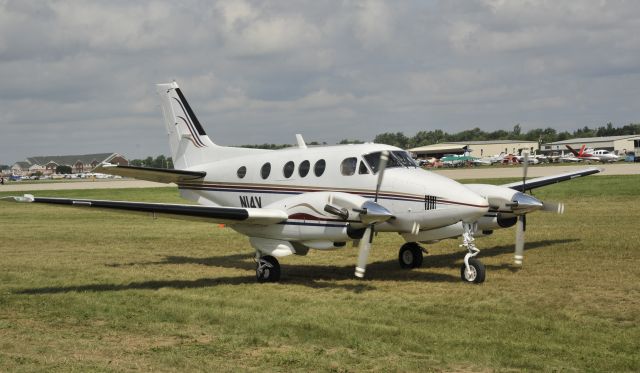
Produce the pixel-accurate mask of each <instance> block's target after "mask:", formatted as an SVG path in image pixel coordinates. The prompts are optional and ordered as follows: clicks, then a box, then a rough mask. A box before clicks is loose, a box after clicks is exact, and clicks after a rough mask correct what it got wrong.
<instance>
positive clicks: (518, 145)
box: [408, 140, 538, 158]
mask: <svg viewBox="0 0 640 373" xmlns="http://www.w3.org/2000/svg"><path fill="white" fill-rule="evenodd" d="M408 150H409V151H410V152H411V153H413V154H415V155H416V157H417V158H430V157H436V158H441V157H442V156H443V155H445V154H464V153H465V152H466V151H469V152H470V155H471V156H473V157H479V158H482V157H491V156H494V155H496V154H500V153H507V154H517V155H520V153H521V152H522V151H523V150H528V151H529V152H530V153H532V154H533V153H534V152H535V151H537V150H538V143H537V142H536V141H525V140H489V141H460V142H447V143H439V144H432V145H426V146H420V147H417V148H413V149H408Z"/></svg>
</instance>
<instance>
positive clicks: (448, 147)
mask: <svg viewBox="0 0 640 373" xmlns="http://www.w3.org/2000/svg"><path fill="white" fill-rule="evenodd" d="M527 143H533V144H538V142H537V141H529V140H485V141H452V142H443V143H438V144H431V145H425V146H419V147H417V148H413V149H409V151H410V152H422V151H438V150H441V151H453V150H464V149H463V148H464V147H465V146H467V145H489V144H527Z"/></svg>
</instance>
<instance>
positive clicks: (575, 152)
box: [565, 145, 580, 157]
mask: <svg viewBox="0 0 640 373" xmlns="http://www.w3.org/2000/svg"><path fill="white" fill-rule="evenodd" d="M565 146H566V147H567V149H569V150H571V153H573V155H575V156H576V157H579V156H580V154H578V152H577V151H576V150H575V149H574V148H572V147H570V146H569V145H565Z"/></svg>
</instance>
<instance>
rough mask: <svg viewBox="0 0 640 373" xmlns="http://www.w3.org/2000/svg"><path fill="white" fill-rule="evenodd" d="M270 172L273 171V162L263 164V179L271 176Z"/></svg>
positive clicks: (261, 170) (261, 173)
mask: <svg viewBox="0 0 640 373" xmlns="http://www.w3.org/2000/svg"><path fill="white" fill-rule="evenodd" d="M270 173H271V163H269V162H267V163H265V164H263V165H262V168H261V169H260V175H261V176H262V178H263V179H266V178H268V177H269V174H270Z"/></svg>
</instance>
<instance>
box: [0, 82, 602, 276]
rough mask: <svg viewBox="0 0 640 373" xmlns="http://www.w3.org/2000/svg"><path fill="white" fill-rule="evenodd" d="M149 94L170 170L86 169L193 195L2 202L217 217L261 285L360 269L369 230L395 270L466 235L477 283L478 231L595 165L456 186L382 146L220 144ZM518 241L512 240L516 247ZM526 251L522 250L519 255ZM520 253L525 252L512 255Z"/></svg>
mask: <svg viewBox="0 0 640 373" xmlns="http://www.w3.org/2000/svg"><path fill="white" fill-rule="evenodd" d="M157 91H158V94H159V96H160V99H161V108H162V113H163V116H164V121H165V124H166V131H167V135H168V138H169V145H170V149H171V156H172V157H173V160H174V166H175V168H176V169H175V170H166V169H155V168H143V167H135V166H118V165H111V164H102V165H100V166H98V167H97V168H96V170H95V171H94V172H101V173H107V174H112V175H120V176H126V177H134V178H137V179H142V180H149V181H156V182H164V183H175V184H177V185H178V188H179V192H180V195H181V196H182V197H183V198H185V199H188V200H191V201H195V202H197V203H198V205H192V204H162V203H141V202H124V201H104V200H84V199H83V200H81V199H65V198H46V197H34V196H32V195H25V196H23V197H8V198H5V200H7V201H16V202H31V203H47V204H57V205H70V206H77V207H92V208H101V209H115V210H123V211H134V212H147V213H152V214H154V216H158V215H166V216H170V217H174V218H181V219H191V220H202V221H207V222H215V223H224V224H227V225H228V226H229V227H231V228H233V229H234V230H236V231H237V232H240V233H242V234H245V235H247V236H248V237H249V240H250V243H251V245H252V246H253V248H254V249H255V251H256V277H257V280H258V281H259V282H273V281H278V280H279V278H280V265H279V263H278V260H277V258H279V257H283V256H287V255H292V254H295V255H306V254H307V253H308V251H309V250H310V249H317V250H330V249H339V248H343V247H345V246H346V243H347V242H353V243H354V245H356V243H357V245H358V246H359V254H358V259H357V265H356V269H355V275H356V276H357V277H363V276H364V275H365V269H366V264H367V258H368V255H369V251H370V249H371V244H372V241H373V238H374V232H396V233H399V234H401V235H402V237H404V239H405V240H406V241H407V243H406V244H404V245H403V246H402V247H401V248H400V252H399V262H400V265H401V267H403V268H415V267H418V266H420V265H421V264H422V260H423V249H422V248H421V247H420V246H419V244H418V243H419V242H428V243H431V242H436V241H438V240H441V239H444V238H453V237H459V236H462V237H463V244H462V246H464V247H465V248H466V250H467V254H466V255H465V257H464V264H463V265H462V266H461V270H460V271H461V277H462V279H463V280H464V281H467V282H472V283H481V282H483V281H484V279H485V269H484V266H483V265H482V263H481V262H480V261H479V260H478V259H477V258H476V256H477V254H478V252H479V250H478V248H477V247H476V245H475V240H474V236H475V235H476V234H482V233H485V234H486V233H488V232H490V231H493V230H494V229H500V228H504V227H509V226H513V225H517V226H518V229H517V231H518V234H517V241H518V243H520V244H521V245H520V246H522V245H523V244H524V238H523V233H524V217H525V215H526V214H527V213H529V212H532V211H536V210H555V211H559V210H562V205H557V204H545V203H544V202H542V201H539V200H537V199H536V198H534V197H532V196H530V195H528V194H525V193H523V192H524V191H525V190H528V189H531V188H536V187H539V186H543V185H547V184H551V183H555V182H558V181H562V180H568V179H571V178H575V177H579V176H585V175H590V174H593V173H596V172H598V171H599V170H598V169H593V168H590V169H585V170H583V171H580V172H574V173H568V174H563V175H557V176H554V177H546V178H538V179H532V180H528V181H525V182H523V183H514V184H510V185H506V186H493V185H484V184H476V185H467V186H465V185H463V184H460V183H458V182H456V181H454V180H451V179H449V178H446V177H444V176H440V175H438V174H435V173H431V172H428V171H426V170H423V169H421V168H419V167H418V166H417V164H416V163H415V162H414V161H413V160H412V159H411V157H410V156H409V154H408V153H407V152H406V151H404V150H402V149H399V148H396V147H393V146H388V145H381V144H360V145H338V146H326V147H307V146H306V144H305V142H304V140H303V139H302V136H300V135H298V136H297V142H298V146H297V147H293V148H287V149H283V150H275V151H274V150H260V149H246V148H236V147H225V146H220V145H216V144H215V143H214V142H213V141H212V140H211V138H210V137H209V136H207V134H206V133H205V130H204V127H203V126H202V124H201V123H200V122H199V121H198V118H197V117H196V115H195V114H194V112H193V110H192V109H191V107H190V106H189V104H188V102H187V100H186V99H185V97H184V95H183V93H182V92H181V90H180V88H179V87H178V84H177V83H175V82H173V83H168V84H159V85H158V86H157ZM516 246H517V248H518V245H516ZM518 253H519V255H520V257H521V254H522V250H520V251H519V252H518V250H516V254H518ZM520 260H521V259H520Z"/></svg>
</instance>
